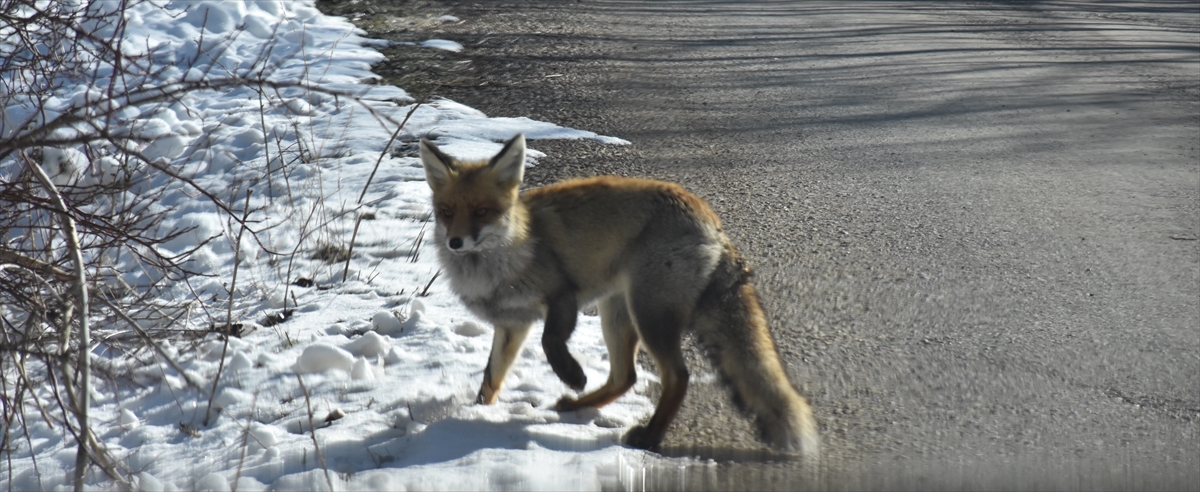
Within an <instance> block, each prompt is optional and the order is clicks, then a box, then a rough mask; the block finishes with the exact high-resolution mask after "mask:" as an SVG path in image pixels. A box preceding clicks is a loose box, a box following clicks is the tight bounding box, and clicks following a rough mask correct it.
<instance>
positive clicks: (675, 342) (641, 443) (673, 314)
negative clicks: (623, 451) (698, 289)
mask: <svg viewBox="0 0 1200 492" xmlns="http://www.w3.org/2000/svg"><path fill="white" fill-rule="evenodd" d="M630 297H631V299H636V298H634V297H633V296H630ZM633 312H634V323H635V324H636V326H637V331H638V333H639V334H640V335H641V338H642V343H643V344H644V345H645V347H646V351H648V352H650V355H651V356H652V357H654V362H655V364H657V365H658V373H659V379H660V380H661V381H662V396H661V397H660V398H659V400H658V406H656V407H655V408H654V416H652V417H650V421H649V422H647V423H646V425H644V426H642V425H639V426H637V427H634V428H633V429H630V430H629V432H628V433H626V434H625V437H624V438H623V439H622V440H623V441H624V442H625V444H626V445H628V446H631V447H635V448H641V449H654V448H657V447H658V445H659V444H661V443H662V440H663V438H664V437H665V436H666V435H667V428H668V427H669V426H670V425H671V421H672V420H675V414H677V413H679V408H680V407H681V406H683V398H684V397H685V396H687V390H688V378H689V376H688V369H687V364H686V363H685V362H684V358H683V346H682V339H681V337H682V334H683V328H684V327H685V326H686V324H687V316H686V315H685V314H683V313H688V312H689V310H687V309H681V308H678V307H671V306H670V305H664V304H658V305H655V304H654V303H653V301H652V300H651V299H645V300H643V301H638V302H635V303H634V304H633Z"/></svg>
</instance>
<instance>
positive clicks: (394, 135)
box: [358, 103, 423, 205]
mask: <svg viewBox="0 0 1200 492" xmlns="http://www.w3.org/2000/svg"><path fill="white" fill-rule="evenodd" d="M421 104H423V103H416V104H413V107H412V109H410V110H408V114H406V115H404V121H401V122H400V126H398V127H396V131H394V132H392V138H389V139H388V142H387V145H384V146H383V150H381V151H379V158H378V159H376V160H375V167H373V168H371V174H370V175H369V176H367V184H364V185H363V190H362V193H359V194H358V204H359V205H362V201H363V197H364V196H367V188H369V187H370V186H371V180H373V179H375V171H378V170H379V163H381V162H383V158H384V156H386V155H387V152H388V149H389V148H391V147H392V142H395V141H396V138H397V137H399V136H400V130H403V129H404V125H406V124H408V119H409V118H412V115H413V113H416V112H417V108H419V107H421Z"/></svg>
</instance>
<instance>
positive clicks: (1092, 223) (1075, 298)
mask: <svg viewBox="0 0 1200 492" xmlns="http://www.w3.org/2000/svg"><path fill="white" fill-rule="evenodd" d="M404 8H408V9H415V10H420V11H423V12H428V13H433V14H443V13H449V14H453V15H456V16H458V17H460V18H461V19H463V21H464V22H462V23H461V24H445V25H440V26H436V27H431V26H430V25H428V24H425V25H424V26H423V27H419V28H414V29H415V30H413V31H408V32H407V34H406V33H404V32H393V33H391V35H392V36H393V37H396V38H403V37H404V36H406V35H407V36H412V37H421V36H425V37H430V36H434V35H436V36H438V37H446V38H449V39H454V40H457V41H460V42H462V43H463V44H464V45H466V46H467V49H466V50H464V51H463V52H462V53H459V54H439V55H437V56H436V57H431V55H418V56H425V57H426V59H425V60H424V61H422V60H409V61H406V62H404V63H408V64H410V65H411V66H408V67H407V68H412V67H418V66H419V67H423V70H426V73H427V74H429V75H428V78H427V79H421V78H419V77H418V78H417V79H413V80H409V81H408V82H413V81H414V80H415V81H416V82H422V81H424V82H427V83H430V84H434V83H436V84H442V85H441V86H438V87H436V88H431V89H430V91H432V92H435V93H437V94H444V95H446V96H447V97H451V98H453V99H456V100H459V101H461V102H464V103H466V104H469V105H471V106H473V107H476V108H479V109H481V110H483V111H485V112H487V113H489V114H491V115H496V116H530V117H534V118H538V119H544V120H549V121H553V122H556V123H561V124H565V125H570V126H574V127H577V128H584V129H588V130H593V131H597V132H601V133H605V134H608V135H615V136H619V137H622V138H625V139H628V140H630V141H632V142H633V145H632V146H630V147H627V148H612V147H604V146H600V145H596V144H588V143H577V142H575V143H573V142H533V143H532V144H531V145H532V146H533V147H534V148H537V149H540V150H542V151H545V152H546V153H547V154H548V155H547V157H546V158H544V159H543V160H542V161H541V166H539V167H538V168H536V169H534V170H533V171H532V172H531V173H530V176H531V179H533V180H534V181H541V182H545V181H553V180H556V179H560V178H562V177H566V176H575V175H591V174H603V173H618V174H626V175H639V176H650V177H656V178H662V179H670V180H676V181H679V182H681V183H683V184H684V185H686V186H687V187H689V188H691V189H692V190H694V191H696V192H697V193H698V194H699V195H701V196H703V197H705V198H706V199H708V200H709V201H710V202H711V203H712V204H713V206H714V207H715V208H716V210H717V211H718V213H719V214H720V215H721V216H722V217H723V219H724V221H725V224H726V229H727V230H728V231H729V233H730V235H731V237H732V238H733V239H734V241H735V242H736V243H737V244H738V245H740V247H741V248H742V250H743V251H744V252H745V253H746V255H747V256H748V257H749V258H751V259H752V261H753V263H754V264H755V266H756V269H757V271H758V285H759V286H760V291H761V293H762V294H763V297H764V301H765V304H766V307H767V309H768V311H769V313H770V315H771V319H772V323H773V326H774V329H775V333H776V336H777V338H778V340H779V344H780V348H781V351H782V353H783V354H784V357H785V359H786V362H787V365H788V367H789V369H790V372H791V374H792V375H793V377H794V380H795V381H796V382H797V383H798V384H799V385H800V386H801V387H802V389H803V390H804V392H805V393H806V394H807V395H809V397H810V398H811V400H812V402H813V403H814V404H815V407H816V412H817V416H818V418H819V420H820V422H821V435H822V439H823V442H824V456H823V460H822V462H821V463H820V464H818V465H817V466H810V467H808V468H806V467H805V466H806V465H804V464H797V463H782V464H781V463H758V462H757V461H758V458H761V457H762V456H761V455H756V454H754V453H753V452H749V451H745V449H749V448H753V447H754V446H756V443H755V441H754V440H753V439H752V438H749V437H748V435H749V432H750V426H749V425H748V424H747V423H746V421H745V420H743V419H742V418H741V417H739V416H738V415H737V414H736V412H734V411H733V410H732V405H731V403H730V401H729V399H728V397H726V396H724V395H723V393H721V392H720V390H718V389H715V387H714V385H713V384H711V383H706V382H704V381H703V379H704V378H700V379H702V381H700V382H698V383H696V384H694V385H693V389H692V393H691V395H690V396H689V399H688V401H687V403H686V405H685V409H684V412H683V414H682V415H681V417H680V419H679V420H678V422H677V424H676V425H675V427H674V428H673V431H672V432H671V434H670V436H669V437H668V440H667V443H666V448H665V452H666V453H668V454H700V455H702V456H708V457H714V458H720V459H727V458H736V459H737V460H739V462H738V463H733V464H723V465H721V466H718V467H716V468H712V467H707V468H703V469H700V470H690V471H685V472H680V471H678V470H674V469H672V468H670V467H651V468H650V471H651V474H650V479H651V480H652V483H656V484H658V485H661V486H674V485H680V484H681V483H682V482H681V480H683V481H686V483H684V484H685V485H687V486H689V487H699V488H706V487H718V488H740V489H747V488H758V487H768V488H779V489H794V488H831V489H859V488H882V489H891V488H910V489H925V488H944V489H957V488H964V487H965V488H976V489H994V488H1016V489H1026V488H1042V489H1045V488H1051V489H1054V488H1061V489H1117V490H1119V489H1131V488H1133V489H1147V488H1149V489H1154V488H1167V489H1170V488H1190V489H1197V488H1200V241H1197V240H1196V239H1197V238H1198V237H1200V151H1198V150H1197V148H1198V146H1200V82H1198V81H1200V5H1198V4H1197V3H1196V2H1194V1H1191V2H1168V1H1162V2H1120V3H1114V2H1101V3H1098V2H1075V1H1053V2H990V3H988V2H907V1H892V2H884V1H870V2H867V1H862V2H854V1H846V2H838V1H814V2H803V1H793V2H766V1H743V2H717V1H653V2H651V1H618V0H586V1H581V2H560V1H549V0H546V1H522V2H512V3H506V4H500V3H493V2H458V1H450V0H447V1H435V2H431V3H429V2H426V3H420V4H415V5H408V6H404ZM384 30H385V31H386V29H384ZM398 63H399V62H398ZM396 68H400V67H399V66H397V67H396ZM385 70H386V68H385ZM397 72H398V73H404V72H403V71H397ZM430 87H432V86H430Z"/></svg>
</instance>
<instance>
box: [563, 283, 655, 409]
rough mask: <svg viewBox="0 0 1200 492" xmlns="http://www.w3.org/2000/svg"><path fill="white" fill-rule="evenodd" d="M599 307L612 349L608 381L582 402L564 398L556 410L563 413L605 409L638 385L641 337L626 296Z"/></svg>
mask: <svg viewBox="0 0 1200 492" xmlns="http://www.w3.org/2000/svg"><path fill="white" fill-rule="evenodd" d="M599 308H600V326H601V328H602V329H603V330H604V344H605V345H606V346H608V360H609V370H608V381H607V382H605V383H604V386H601V387H600V388H599V389H597V390H596V391H593V392H591V393H588V394H586V395H583V396H581V397H579V399H574V398H570V397H563V398H562V399H561V400H559V401H558V404H557V405H555V407H554V408H555V409H556V410H558V411H560V412H570V411H573V410H578V409H581V408H588V407H602V406H604V405H607V404H609V403H612V402H613V401H614V400H616V399H617V398H620V397H621V395H623V394H625V392H626V391H629V388H632V387H633V384H634V383H636V382H637V366H636V357H637V350H638V334H637V330H635V329H634V327H633V319H632V318H630V316H629V307H628V304H626V303H625V297H624V296H623V295H615V296H612V297H609V298H607V299H604V300H602V301H600V304H599Z"/></svg>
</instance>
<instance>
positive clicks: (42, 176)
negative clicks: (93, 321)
mask: <svg viewBox="0 0 1200 492" xmlns="http://www.w3.org/2000/svg"><path fill="white" fill-rule="evenodd" d="M25 163H26V164H27V166H26V167H28V168H29V170H30V171H31V172H32V173H33V176H34V177H35V178H37V180H38V182H40V183H41V184H42V187H43V188H45V189H46V193H47V194H49V195H50V200H51V202H52V203H53V204H54V207H55V208H56V209H57V211H58V214H59V220H60V221H61V222H62V228H63V235H64V236H66V239H67V248H68V250H69V251H70V253H71V261H72V263H74V264H75V279H74V284H73V285H72V286H71V287H72V288H73V290H75V297H76V299H78V300H79V362H78V370H79V378H78V379H79V381H78V383H79V392H78V393H77V394H76V397H77V399H76V400H74V401H73V403H74V407H75V408H74V410H75V415H76V418H78V419H79V432H80V439H79V449H78V451H76V454H75V491H76V492H82V490H83V480H84V478H85V477H86V476H87V465H88V452H87V446H88V444H89V442H90V441H91V435H92V434H91V426H90V425H88V407H90V406H91V404H92V402H91V393H92V388H91V378H92V371H91V370H92V364H91V359H92V357H91V348H92V340H91V333H90V332H89V330H88V328H89V327H88V288H87V272H86V271H85V270H84V264H83V250H82V248H80V246H79V234H78V233H77V231H76V230H75V220H73V219H72V218H71V214H70V212H68V211H67V204H66V202H64V201H63V198H62V194H61V193H59V192H58V187H57V186H54V182H52V181H50V177H49V176H47V175H46V171H45V170H44V169H42V166H41V163H38V162H30V160H28V159H27V160H26V161H25ZM70 322H71V320H70V319H69V318H64V319H63V328H62V329H63V330H64V331H66V330H69V329H70ZM63 349H64V350H66V347H63ZM64 364H69V362H67V359H64Z"/></svg>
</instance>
